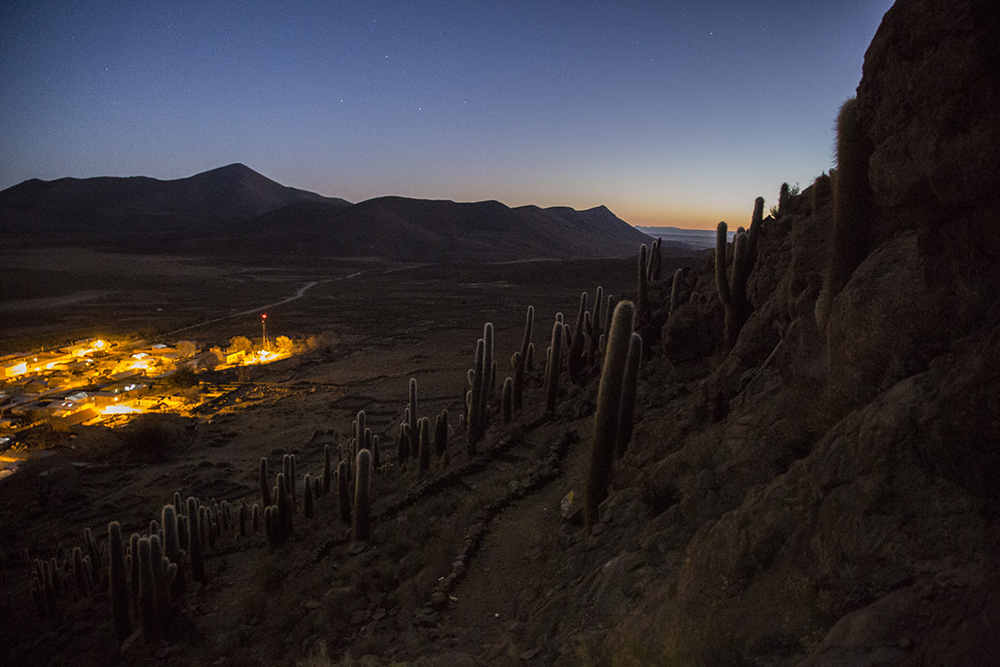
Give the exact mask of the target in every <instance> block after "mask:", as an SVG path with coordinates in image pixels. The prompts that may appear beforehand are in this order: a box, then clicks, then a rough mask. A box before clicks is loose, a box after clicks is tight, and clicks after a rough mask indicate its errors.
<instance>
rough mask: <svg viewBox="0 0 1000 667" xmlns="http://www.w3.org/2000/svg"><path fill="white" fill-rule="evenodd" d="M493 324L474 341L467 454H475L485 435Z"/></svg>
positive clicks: (490, 380) (491, 363)
mask: <svg viewBox="0 0 1000 667" xmlns="http://www.w3.org/2000/svg"><path fill="white" fill-rule="evenodd" d="M493 365H494V364H493V324H492V323H491V322H487V323H486V324H485V325H484V326H483V337H482V338H480V339H479V340H478V341H476V365H475V368H473V371H472V376H471V379H472V387H471V389H470V392H469V395H468V397H467V402H468V404H467V411H468V418H467V420H466V423H467V424H468V454H469V456H474V455H475V454H476V449H477V445H478V444H479V441H480V440H482V439H483V436H484V435H485V434H486V428H487V426H488V416H489V413H488V411H487V409H486V407H487V403H488V401H489V395H490V383H491V382H492V374H493Z"/></svg>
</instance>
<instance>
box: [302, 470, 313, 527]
mask: <svg viewBox="0 0 1000 667" xmlns="http://www.w3.org/2000/svg"><path fill="white" fill-rule="evenodd" d="M313 502H314V501H313V483H312V475H310V474H309V473H306V474H305V475H304V476H303V477H302V512H303V514H304V515H305V517H306V518H307V519H311V518H313Z"/></svg>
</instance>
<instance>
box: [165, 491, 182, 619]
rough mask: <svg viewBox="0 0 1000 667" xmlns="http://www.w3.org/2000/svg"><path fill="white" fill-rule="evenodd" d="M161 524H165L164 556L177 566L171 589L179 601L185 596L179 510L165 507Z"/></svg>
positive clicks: (174, 597) (170, 506)
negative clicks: (178, 520) (178, 524)
mask: <svg viewBox="0 0 1000 667" xmlns="http://www.w3.org/2000/svg"><path fill="white" fill-rule="evenodd" d="M160 518H161V519H162V521H161V523H162V524H163V554H164V555H165V556H166V557H167V558H168V559H169V560H170V562H171V563H176V564H177V575H176V576H175V577H174V581H173V585H172V587H171V590H170V592H171V597H172V598H173V599H175V600H176V599H179V598H180V597H181V596H182V595H183V594H184V588H185V576H184V556H185V555H186V554H185V553H184V551H183V550H182V549H181V540H180V533H179V532H178V526H177V510H176V508H175V507H174V506H173V505H164V506H163V510H162V511H161V512H160Z"/></svg>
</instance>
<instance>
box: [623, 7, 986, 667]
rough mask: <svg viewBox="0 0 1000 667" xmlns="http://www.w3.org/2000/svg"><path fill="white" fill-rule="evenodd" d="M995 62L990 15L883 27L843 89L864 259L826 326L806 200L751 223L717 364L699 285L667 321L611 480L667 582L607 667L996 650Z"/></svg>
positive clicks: (960, 656) (933, 12)
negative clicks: (863, 187)
mask: <svg viewBox="0 0 1000 667" xmlns="http://www.w3.org/2000/svg"><path fill="white" fill-rule="evenodd" d="M998 44H1000V3H997V2H995V1H994V0H989V1H987V0H945V1H943V2H940V1H936V0H899V1H898V2H897V3H896V4H895V5H894V6H893V8H892V9H891V10H890V11H889V12H887V13H886V15H885V17H884V19H883V23H882V25H881V27H880V28H879V30H878V32H877V34H876V36H875V38H874V40H873V42H872V44H871V46H870V48H869V49H868V52H867V54H866V57H865V65H864V76H863V79H862V81H861V83H860V85H859V87H858V93H857V103H858V109H859V112H858V113H859V117H860V119H861V125H862V126H863V128H864V131H865V132H866V133H867V134H868V136H869V138H870V139H871V144H872V147H873V152H872V155H871V159H870V161H869V165H868V179H869V182H870V184H871V187H872V192H873V195H874V202H875V204H874V209H873V210H872V211H871V217H870V224H871V230H872V239H873V243H872V248H871V251H870V252H869V253H868V255H867V257H866V259H864V261H863V262H862V263H861V265H860V266H858V267H857V268H856V269H855V270H854V272H853V274H852V275H851V276H850V279H849V280H848V282H847V283H846V285H845V286H844V288H843V289H842V291H841V292H840V293H839V294H838V295H837V296H836V298H835V299H834V300H833V302H832V307H831V310H830V317H829V323H828V326H827V327H826V329H825V330H823V329H818V328H817V325H816V320H815V318H814V311H813V308H814V305H815V303H816V299H817V295H818V293H819V291H820V289H821V287H822V281H823V277H824V271H823V267H824V266H825V265H826V263H827V262H826V258H827V257H828V255H829V252H830V243H829V232H828V230H829V228H830V221H831V219H832V212H831V209H830V204H829V202H828V201H827V202H825V203H820V204H819V205H818V206H816V207H814V206H812V205H811V204H810V203H809V197H810V194H811V192H810V189H807V190H806V191H805V192H803V193H802V195H800V196H799V197H796V198H794V199H793V200H792V201H791V202H790V204H789V207H788V212H787V213H784V214H783V215H782V217H781V218H780V219H779V220H774V219H770V218H769V219H767V220H765V223H764V225H763V227H762V230H761V237H760V242H759V248H758V255H757V258H756V263H755V266H754V269H753V273H752V274H751V276H750V280H749V282H748V298H749V300H750V302H751V304H752V306H753V308H754V313H753V314H752V315H751V317H750V319H749V320H748V322H747V324H746V325H745V327H744V328H743V330H742V331H741V333H740V337H739V340H738V341H737V344H736V345H735V346H734V348H733V349H732V351H731V352H729V353H728V354H727V355H726V356H725V357H723V358H720V357H719V356H717V355H718V350H720V349H721V345H720V334H721V331H720V329H719V328H718V327H717V326H716V327H714V328H713V327H709V328H710V329H712V330H713V331H714V334H709V333H707V332H706V330H705V327H704V326H699V324H698V323H711V322H713V321H717V320H718V312H717V311H718V305H717V298H713V296H714V289H715V288H714V285H713V284H712V282H711V276H712V275H713V268H712V266H711V265H710V266H708V267H706V268H705V269H704V270H702V271H701V272H700V273H699V274H698V275H699V278H698V279H697V284H695V285H694V286H693V288H692V290H691V297H690V299H689V300H688V301H687V303H686V304H685V305H684V307H683V308H681V309H678V311H676V317H671V319H670V320H668V321H667V323H666V325H665V327H664V331H663V334H662V337H661V340H662V342H663V347H664V350H663V352H664V358H665V361H666V362H669V363H670V364H672V365H673V367H674V370H673V372H674V374H675V377H678V378H684V379H685V380H686V381H687V385H686V386H685V393H683V394H682V395H680V396H679V397H670V398H668V399H667V403H666V405H665V407H664V408H663V409H662V410H661V411H659V412H656V413H654V414H653V416H652V417H651V418H649V419H647V420H646V422H645V423H643V424H641V425H640V427H639V428H638V430H637V436H636V446H634V447H633V448H632V450H630V453H629V454H628V455H626V459H625V465H624V466H623V467H624V468H626V470H624V471H623V472H622V473H621V476H620V480H619V483H620V484H621V485H622V486H627V485H630V484H632V485H636V486H639V487H640V488H642V489H643V490H644V496H645V497H646V498H647V501H644V503H641V504H639V503H637V505H636V507H635V508H633V511H635V512H640V513H641V512H642V510H643V509H645V510H646V511H647V512H649V511H650V510H651V508H655V511H653V513H654V514H655V517H654V518H653V519H651V520H650V521H649V522H648V523H647V524H646V526H645V527H644V528H643V529H642V532H641V535H640V541H641V542H642V543H651V544H656V545H657V551H658V552H660V553H662V554H668V556H667V557H666V558H665V560H666V563H667V564H666V565H662V566H661V565H657V564H655V563H654V562H653V561H652V560H649V561H648V563H647V564H648V565H649V566H650V567H654V568H658V569H657V571H656V575H655V576H654V577H653V578H654V580H656V581H659V582H662V583H661V584H659V585H658V586H653V587H651V589H649V590H647V591H646V595H645V597H644V599H643V601H642V603H641V604H639V605H638V606H637V607H636V610H635V612H634V613H633V614H632V615H631V616H629V617H628V619H627V621H626V622H624V623H623V624H622V625H621V626H620V627H619V628H618V629H617V630H616V631H615V632H614V633H613V638H612V639H611V640H609V648H608V652H609V653H610V654H611V655H622V654H625V653H627V652H628V651H629V650H631V649H630V646H632V645H634V643H635V641H636V638H638V637H642V638H644V639H645V640H646V641H648V642H651V643H653V644H654V645H655V646H657V647H659V648H657V649H656V654H655V655H656V657H657V658H658V659H661V660H662V661H663V662H664V663H669V662H670V661H671V660H673V661H675V662H677V663H678V664H800V663H801V664H809V665H843V664H851V665H876V664H906V665H919V664H984V662H983V661H984V656H996V655H998V654H1000V640H998V635H997V633H996V632H995V631H994V628H995V627H996V626H997V623H998V622H1000V605H998V603H997V602H996V600H997V599H998V598H997V592H998V585H1000V565H998V561H997V558H996V552H997V551H996V550H997V544H1000V521H998V517H1000V491H998V489H1000V383H998V380H997V373H996V372H995V369H996V368H997V367H998V365H1000V241H998V238H997V234H996V231H995V229H993V226H995V224H996V222H997V221H998V220H1000V188H997V183H1000V151H998V150H997V147H998V146H1000V47H998ZM832 112H833V110H831V113H832ZM749 205H750V203H749V202H748V211H749ZM710 264H711V263H710ZM695 334H697V335H695ZM706 337H707V338H710V339H712V341H713V342H714V346H713V345H711V344H707V343H706ZM692 338H694V340H691V339H692ZM713 354H716V356H712V355H713ZM698 359H701V360H702V361H701V362H700V363H701V364H702V366H701V368H702V370H703V372H704V374H705V375H704V377H703V378H702V379H701V380H700V381H699V382H698V383H697V385H694V384H693V383H691V382H690V379H689V378H690V377H691V375H692V374H693V373H695V372H696V371H695V370H693V369H695V368H696V364H697V363H699V362H698V361H697V360H698ZM629 464H631V466H630V465H629ZM616 474H617V473H616ZM648 499H653V500H655V499H661V501H662V502H663V504H669V506H668V507H666V508H665V509H663V508H659V507H655V503H654V504H653V505H651V504H650V503H651V502H652V501H651V500H648ZM663 499H666V500H663ZM643 504H644V505H646V507H643V506H642V505H643Z"/></svg>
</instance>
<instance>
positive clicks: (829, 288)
mask: <svg viewBox="0 0 1000 667" xmlns="http://www.w3.org/2000/svg"><path fill="white" fill-rule="evenodd" d="M871 154H872V145H871V141H870V140H869V139H868V136H867V135H866V134H865V130H864V128H863V127H862V126H861V122H860V119H859V118H858V101H857V99H856V98H853V97H852V98H851V99H849V100H847V101H846V102H844V104H843V106H842V107H840V114H839V115H838V116H837V171H836V172H835V173H834V177H833V236H832V238H831V239H830V263H829V265H828V266H827V271H826V276H825V277H824V280H823V288H822V290H820V295H819V299H818V300H817V301H816V321H817V323H818V324H819V326H820V327H821V328H824V327H825V326H826V323H827V321H828V319H829V316H830V308H831V307H832V305H833V300H834V298H836V296H837V295H838V294H839V293H840V290H842V289H843V288H844V285H846V284H847V281H848V280H850V278H851V274H853V273H854V269H856V268H858V265H859V264H861V262H862V261H864V259H865V257H867V256H868V252H869V250H870V244H871V230H870V226H871V225H870V220H871V211H872V206H873V204H872V190H871V184H870V182H869V180H868V161H869V159H870V158H871Z"/></svg>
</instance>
